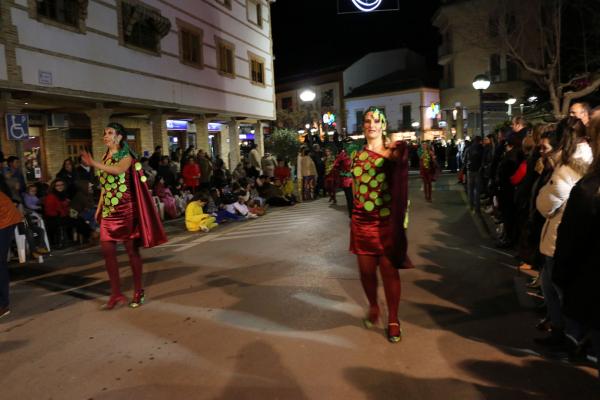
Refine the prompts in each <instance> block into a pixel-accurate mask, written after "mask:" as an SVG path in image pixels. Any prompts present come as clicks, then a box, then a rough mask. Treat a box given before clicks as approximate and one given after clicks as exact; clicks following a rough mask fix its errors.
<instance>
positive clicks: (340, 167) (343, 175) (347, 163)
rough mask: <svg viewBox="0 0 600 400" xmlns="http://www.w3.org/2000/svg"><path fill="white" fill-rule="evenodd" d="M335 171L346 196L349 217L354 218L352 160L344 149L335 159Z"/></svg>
mask: <svg viewBox="0 0 600 400" xmlns="http://www.w3.org/2000/svg"><path fill="white" fill-rule="evenodd" d="M333 169H334V170H336V171H337V174H338V176H339V177H340V179H339V181H338V185H339V186H340V187H341V188H342V190H343V191H344V196H346V207H347V208H348V216H349V217H351V216H352V202H353V200H352V171H351V169H352V160H351V159H350V157H348V152H347V151H346V149H345V148H342V150H341V151H340V153H339V154H338V155H337V157H336V158H335V162H334V164H333Z"/></svg>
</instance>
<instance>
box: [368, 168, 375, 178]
mask: <svg viewBox="0 0 600 400" xmlns="http://www.w3.org/2000/svg"><path fill="white" fill-rule="evenodd" d="M376 174H377V170H375V168H371V169H370V170H369V175H371V176H375V175H376Z"/></svg>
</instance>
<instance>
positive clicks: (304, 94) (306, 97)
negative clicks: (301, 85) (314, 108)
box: [300, 89, 317, 102]
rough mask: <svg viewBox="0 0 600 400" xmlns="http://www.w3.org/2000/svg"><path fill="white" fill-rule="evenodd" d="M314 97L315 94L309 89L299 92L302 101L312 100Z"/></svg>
mask: <svg viewBox="0 0 600 400" xmlns="http://www.w3.org/2000/svg"><path fill="white" fill-rule="evenodd" d="M315 97H317V94H316V93H315V92H313V91H312V90H310V89H306V90H304V91H303V92H302V93H300V100H302V101H304V102H310V101H313V100H314V99H315Z"/></svg>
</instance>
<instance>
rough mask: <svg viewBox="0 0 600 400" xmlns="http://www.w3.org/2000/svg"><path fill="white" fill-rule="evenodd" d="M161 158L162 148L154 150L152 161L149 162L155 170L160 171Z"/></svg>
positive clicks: (157, 147)
mask: <svg viewBox="0 0 600 400" xmlns="http://www.w3.org/2000/svg"><path fill="white" fill-rule="evenodd" d="M161 157H162V146H156V147H155V148H154V153H152V155H151V156H150V160H149V161H148V164H150V166H151V167H152V169H153V170H155V171H158V165H159V164H160V160H161Z"/></svg>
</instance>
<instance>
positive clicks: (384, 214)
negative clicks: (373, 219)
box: [379, 208, 392, 217]
mask: <svg viewBox="0 0 600 400" xmlns="http://www.w3.org/2000/svg"><path fill="white" fill-rule="evenodd" d="M391 213H392V212H391V211H390V209H389V208H382V209H381V210H379V216H380V217H389V215H390V214H391Z"/></svg>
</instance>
